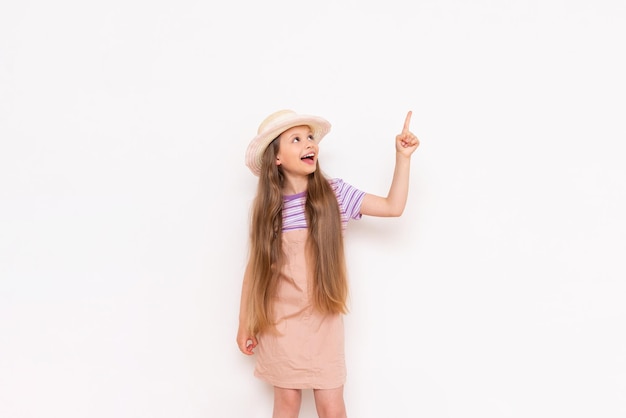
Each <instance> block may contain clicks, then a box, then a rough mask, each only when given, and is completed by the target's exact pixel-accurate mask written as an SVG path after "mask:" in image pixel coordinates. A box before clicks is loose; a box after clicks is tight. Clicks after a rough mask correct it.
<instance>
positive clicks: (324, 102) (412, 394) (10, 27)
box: [0, 0, 626, 418]
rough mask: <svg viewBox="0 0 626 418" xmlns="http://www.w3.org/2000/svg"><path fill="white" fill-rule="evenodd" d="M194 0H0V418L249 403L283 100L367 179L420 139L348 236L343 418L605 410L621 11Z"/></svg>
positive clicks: (259, 413)
mask: <svg viewBox="0 0 626 418" xmlns="http://www.w3.org/2000/svg"><path fill="white" fill-rule="evenodd" d="M213 3H215V2H203V1H175V2H174V1H171V2H167V1H147V0H124V1H121V0H112V1H107V2H84V1H78V0H76V1H68V0H61V1H56V2H45V1H20V2H16V1H15V2H8V1H4V2H2V4H1V5H0V416H1V417H6V418H26V417H29V418H30V417H63V418H72V417H81V418H82V417H90V418H98V417H116V418H123V417H129V418H135V417H152V418H157V417H168V418H169V417H185V418H187V417H189V418H194V417H243V416H245V417H268V416H270V414H271V405H272V392H271V389H270V388H268V387H267V386H265V385H264V384H263V383H261V382H259V381H258V380H256V379H255V378H254V377H253V376H252V367H253V360H252V359H250V358H246V357H244V356H243V355H241V354H240V353H239V352H238V350H237V347H236V344H235V334H236V327H237V314H238V304H239V290H240V282H241V275H242V272H243V266H244V263H245V258H246V251H247V227H248V225H247V216H248V209H249V205H250V202H251V200H252V198H253V195H254V192H255V187H256V183H255V178H254V177H253V176H252V175H251V174H250V173H249V172H248V171H247V169H246V167H245V166H244V165H243V157H244V152H245V148H246V146H247V143H248V141H249V139H250V138H251V137H252V136H253V135H254V134H255V132H256V129H257V126H258V124H259V123H260V122H261V120H262V119H263V118H264V117H265V116H266V115H267V114H269V113H271V112H273V111H275V110H278V109H281V108H292V109H295V110H296V111H299V112H304V113H314V114H319V115H322V116H324V117H326V118H327V119H329V120H330V121H331V122H332V123H333V130H332V132H331V134H330V135H329V136H328V137H327V139H325V140H324V141H323V142H322V152H323V155H322V164H323V168H324V171H325V172H327V173H328V174H329V175H332V176H337V177H342V178H344V179H345V180H347V181H349V182H350V183H352V184H354V185H355V186H357V187H360V188H362V189H363V190H366V191H368V192H371V193H379V194H383V193H385V192H386V190H387V187H388V185H389V181H390V178H391V173H392V170H393V160H394V159H393V153H394V151H393V138H394V136H395V134H396V133H397V132H398V131H399V130H400V129H401V127H402V122H403V120H404V116H405V114H406V111H407V110H409V109H412V110H413V112H414V117H413V122H412V130H413V131H414V132H415V133H416V134H417V135H418V136H419V137H420V139H421V141H422V145H421V147H420V148H419V149H418V151H417V152H416V154H415V156H414V159H413V171H412V176H411V181H412V184H411V191H410V197H409V202H408V206H407V208H406V211H405V214H404V215H403V217H401V218H396V219H375V218H368V219H363V220H362V221H359V222H355V223H352V224H351V225H350V228H349V231H348V235H347V245H348V257H349V263H350V264H349V268H350V277H351V280H352V304H351V306H352V312H351V313H350V314H349V315H348V316H347V317H346V328H347V329H346V334H347V361H348V372H349V377H348V382H347V385H346V388H345V392H346V393H345V397H346V403H347V406H348V410H349V414H350V416H352V417H359V418H368V417H431V418H433V417H454V418H456V417H458V418H465V417H481V418H487V417H494V418H496V417H497V418H504V417H550V418H552V417H565V416H568V417H603V418H609V417H623V416H625V414H626V357H625V353H626V336H625V334H624V329H625V325H626V304H625V303H624V301H625V300H626V284H625V279H626V265H625V261H624V254H625V250H626V216H625V215H624V213H626V187H625V186H626V184H625V183H626V165H625V164H624V162H623V160H624V141H625V140H626V128H625V126H624V117H625V115H626V101H625V99H624V98H625V97H626V82H625V77H624V74H626V64H625V63H624V60H623V55H624V54H623V40H624V39H626V29H625V28H626V7H625V6H624V2H621V1H617V0H615V1H609V0H596V1H587V2H583V1H576V2H572V1H568V2H566V1H558V0H543V1H528V2H518V1H496V0H481V1H474V2H464V1H460V0H458V1H452V0H447V1H420V2H410V1H406V2H402V1H394V0H390V1H385V2H371V1H343V2H340V1H335V2H333V1H316V2H312V1H311V2H306V3H303V4H300V2H289V1H276V0H269V1H268V0H266V1H262V2H253V1H249V2H220V3H223V4H222V5H219V6H215V5H212V4H213ZM301 416H302V417H313V416H315V414H314V407H313V402H312V399H311V395H310V393H307V395H306V397H305V401H304V405H303V408H302V415H301Z"/></svg>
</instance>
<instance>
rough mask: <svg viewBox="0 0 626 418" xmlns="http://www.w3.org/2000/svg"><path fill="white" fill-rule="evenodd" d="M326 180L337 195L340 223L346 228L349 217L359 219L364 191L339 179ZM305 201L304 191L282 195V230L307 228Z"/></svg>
mask: <svg viewBox="0 0 626 418" xmlns="http://www.w3.org/2000/svg"><path fill="white" fill-rule="evenodd" d="M328 182H329V183H330V186H331V187H332V189H333V191H334V192H335V195H336V196H337V203H339V211H340V212H341V224H342V226H343V229H346V226H347V225H348V221H349V220H350V219H361V212H360V210H361V202H362V201H363V197H364V196H365V192H363V191H361V190H359V189H357V188H356V187H354V186H351V185H350V184H348V183H346V182H344V181H343V180H341V179H330V180H328ZM305 202H306V192H302V193H298V194H294V195H289V196H284V197H283V232H285V231H292V230H294V229H306V228H307V223H306V215H305V213H304V204H305Z"/></svg>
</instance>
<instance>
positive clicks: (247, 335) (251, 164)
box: [237, 110, 419, 418]
mask: <svg viewBox="0 0 626 418" xmlns="http://www.w3.org/2000/svg"><path fill="white" fill-rule="evenodd" d="M410 120H411V112H408V114H407V116H406V119H405V121H404V128H403V129H402V132H401V133H400V134H398V135H397V136H396V141H395V142H396V164H395V171H394V175H393V180H392V182H391V187H390V189H389V194H388V195H387V197H381V196H375V195H372V194H368V193H364V192H362V191H360V190H358V189H356V188H355V187H353V186H351V185H349V184H347V183H345V182H343V181H342V180H341V179H328V178H326V177H325V176H324V175H323V173H322V172H321V171H320V166H319V143H320V141H321V140H322V138H323V137H324V136H325V135H326V134H327V133H328V131H329V130H330V123H329V122H328V121H326V120H325V119H323V118H320V117H317V116H311V115H300V114H297V113H295V112H293V111H291V110H282V111H278V112H276V113H273V114H271V115H270V116H268V117H267V118H266V119H265V120H264V121H263V122H262V123H261V125H260V126H259V129H258V134H257V135H256V136H255V137H254V138H253V139H252V141H251V142H250V145H249V146H248V149H247V152H246V165H247V166H248V168H250V170H251V171H252V173H253V174H254V175H256V176H258V177H259V183H258V189H257V195H256V198H255V200H254V203H253V207H252V219H251V230H250V254H249V260H248V265H247V268H246V271H245V274H244V279H243V286H242V292H241V307H240V315H239V330H238V333H237V345H238V346H239V349H240V350H241V352H242V353H244V354H247V355H251V354H253V353H256V367H255V371H254V374H255V376H257V377H258V378H260V379H262V380H264V381H266V382H268V383H269V384H271V385H272V386H274V413H273V417H274V418H291V417H297V416H298V413H299V411H300V403H301V398H302V389H313V392H314V397H315V406H316V409H317V413H318V415H319V416H320V417H322V418H330V417H333V418H335V417H336V418H344V417H345V416H346V409H345V405H344V400H343V385H344V382H345V378H346V366H345V359H344V331H343V316H342V315H343V314H345V313H346V312H347V307H346V298H347V295H348V283H347V277H346V268H345V258H344V249H343V231H344V229H345V228H346V225H347V223H348V220H349V219H359V218H360V217H361V216H362V215H370V216H400V215H401V214H402V212H403V210H404V207H405V204H406V199H407V194H408V188H409V167H410V161H411V154H413V152H414V151H415V150H416V149H417V147H418V146H419V140H418V139H417V137H416V136H415V135H413V134H412V133H411V132H410V131H409V123H410ZM253 350H254V351H253Z"/></svg>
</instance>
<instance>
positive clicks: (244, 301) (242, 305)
mask: <svg viewBox="0 0 626 418" xmlns="http://www.w3.org/2000/svg"><path fill="white" fill-rule="evenodd" d="M249 298H250V267H249V266H247V267H246V271H245V273H244V276H243V283H242V284H241V298H240V301H239V324H240V325H242V324H243V325H246V326H247V322H248V300H249Z"/></svg>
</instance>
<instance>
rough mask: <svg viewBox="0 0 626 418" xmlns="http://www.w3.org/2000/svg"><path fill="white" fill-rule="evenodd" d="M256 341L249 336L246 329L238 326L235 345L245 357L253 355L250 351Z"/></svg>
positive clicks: (255, 344) (252, 336)
mask: <svg viewBox="0 0 626 418" xmlns="http://www.w3.org/2000/svg"><path fill="white" fill-rule="evenodd" d="M257 344H258V341H257V339H256V337H255V336H254V335H250V332H249V331H248V329H247V328H246V327H243V326H241V325H240V326H239V330H238V331H237V345H238V346H239V350H240V351H241V352H242V353H244V354H245V355H247V356H250V355H252V354H254V352H253V351H252V350H254V348H255V347H256V346H257Z"/></svg>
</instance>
